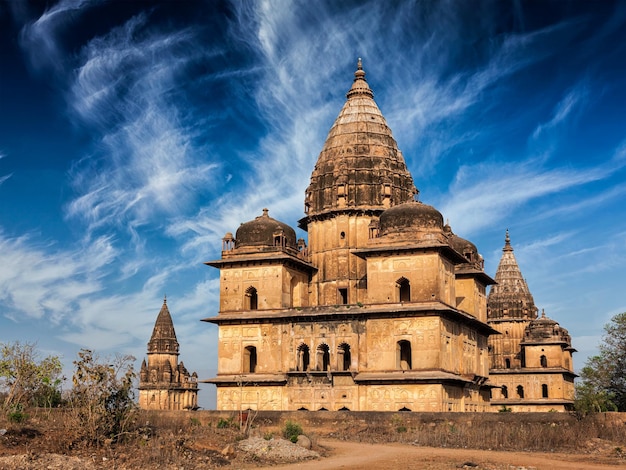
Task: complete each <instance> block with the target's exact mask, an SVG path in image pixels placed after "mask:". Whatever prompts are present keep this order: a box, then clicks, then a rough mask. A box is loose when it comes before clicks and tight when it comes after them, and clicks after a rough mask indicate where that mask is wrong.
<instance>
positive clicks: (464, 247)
mask: <svg viewBox="0 0 626 470" xmlns="http://www.w3.org/2000/svg"><path fill="white" fill-rule="evenodd" d="M448 240H449V243H450V246H451V247H452V248H453V249H454V250H455V251H456V252H458V253H460V254H462V255H463V256H465V257H466V258H467V259H469V260H470V261H477V260H478V259H479V254H478V248H476V245H474V244H473V243H472V242H471V241H469V240H466V239H465V238H461V237H459V236H458V235H455V234H454V233H452V232H450V237H449V239H448Z"/></svg>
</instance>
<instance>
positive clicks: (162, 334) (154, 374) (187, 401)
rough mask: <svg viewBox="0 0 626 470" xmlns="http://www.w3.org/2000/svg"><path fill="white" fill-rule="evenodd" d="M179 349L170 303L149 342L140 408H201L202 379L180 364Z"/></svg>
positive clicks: (164, 307) (140, 390)
mask: <svg viewBox="0 0 626 470" xmlns="http://www.w3.org/2000/svg"><path fill="white" fill-rule="evenodd" d="M178 350H179V345H178V341H177V339H176V332H175V331H174V323H173V322H172V316H171V315H170V311H169V309H168V308H167V301H166V300H163V306H162V307H161V311H160V312H159V315H158V317H157V320H156V323H155V324H154V329H153V330H152V337H151V338H150V341H149V342H148V362H147V363H146V360H145V359H144V360H143V362H142V363H141V371H140V374H139V406H140V407H141V408H143V409H145V410H194V409H197V408H198V375H197V374H196V373H195V372H194V373H193V374H189V372H188V371H187V369H186V368H185V365H184V364H183V362H182V361H181V362H180V363H179V362H178V355H179V352H178Z"/></svg>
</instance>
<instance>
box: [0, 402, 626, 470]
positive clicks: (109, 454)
mask: <svg viewBox="0 0 626 470" xmlns="http://www.w3.org/2000/svg"><path fill="white" fill-rule="evenodd" d="M27 414H28V417H27V418H26V420H25V421H23V422H21V423H15V422H9V421H7V420H4V421H0V429H1V430H6V432H5V433H4V434H3V435H1V436H0V469H4V468H7V469H8V468H30V469H40V468H41V469H47V468H65V469H68V468H70V469H71V468H108V469H110V468H117V469H122V468H128V469H130V468H153V467H157V466H158V467H159V468H164V469H170V468H171V469H181V468H219V467H225V468H228V467H236V468H242V467H246V466H248V467H254V466H265V465H272V464H276V463H278V462H285V461H294V460H297V459H299V458H301V457H300V456H296V455H287V454H285V451H283V453H282V454H280V455H273V454H270V453H267V452H266V453H259V452H257V453H250V452H244V451H242V450H240V449H239V448H238V446H237V444H238V443H239V442H240V441H242V440H243V439H245V438H246V437H248V436H247V435H246V434H244V432H245V431H246V429H245V428H244V429H243V430H242V429H240V427H239V426H238V425H237V423H238V419H237V415H236V414H235V415H232V416H228V415H224V414H223V413H222V414H219V413H217V412H197V413H193V412H179V413H172V412H168V413H159V412H140V413H139V414H138V415H137V418H136V420H137V421H136V423H135V424H136V426H135V428H134V430H133V431H132V432H129V433H128V434H125V435H123V436H119V438H118V439H117V440H116V441H105V442H102V443H97V444H94V443H93V442H91V443H90V442H89V441H86V440H84V439H83V437H82V436H83V434H82V433H81V432H80V430H78V429H76V426H75V420H74V419H73V418H72V416H71V414H70V413H68V412H64V411H63V410H52V411H50V410H47V411H46V410H37V409H35V410H29V411H28V413H27ZM502 415H503V414H490V415H489V416H484V415H475V414H472V415H463V416H459V415H457V416H451V415H446V416H445V417H440V418H436V419H429V418H428V417H426V418H424V417H421V418H420V417H419V414H413V413H406V414H405V413H393V414H391V413H390V414H383V413H377V414H376V415H375V416H374V417H373V418H372V419H371V420H370V419H365V418H364V417H363V415H362V414H358V415H356V414H352V413H322V414H320V413H317V414H315V413H302V414H300V415H298V414H293V413H291V414H289V415H288V416H287V415H280V414H277V413H272V414H263V413H259V414H258V415H255V416H250V417H248V424H249V429H247V434H248V435H249V436H255V437H256V438H257V440H258V438H261V439H264V440H266V442H267V444H268V445H267V446H266V447H265V449H264V450H267V449H271V448H278V447H279V445H278V442H277V441H271V439H277V438H279V437H281V436H282V433H283V431H284V429H285V422H286V421H287V420H288V419H290V420H292V422H293V421H294V418H293V417H294V416H300V417H301V418H302V419H300V420H298V423H299V424H300V425H301V426H302V428H303V432H304V433H305V434H307V435H308V436H309V437H311V440H312V442H313V448H314V450H318V451H320V452H321V453H322V454H324V452H323V449H320V448H319V446H316V442H317V440H318V438H320V437H323V438H328V437H330V438H334V439H340V440H352V441H360V442H371V443H386V442H400V443H410V444H413V445H419V446H430V447H448V448H450V447H458V448H474V449H492V450H506V451H537V452H569V453H581V454H585V453H586V454H590V453H601V454H602V456H603V457H605V458H609V457H610V458H611V459H612V461H614V462H615V463H616V464H617V463H622V464H623V463H626V432H625V431H626V429H625V428H626V425H625V424H624V420H625V419H626V418H624V417H623V416H621V415H614V416H618V417H620V419H606V418H604V419H599V417H598V416H590V417H587V418H585V419H583V420H577V419H575V418H574V417H565V416H554V418H555V419H554V420H550V419H549V418H550V417H546V419H544V420H536V419H530V418H528V417H526V416H523V415H518V416H516V415H515V414H509V413H507V414H506V415H507V416H502ZM602 416H604V415H600V417H602ZM525 418H526V419H525ZM557 418H558V419H557ZM3 419H4V418H3ZM1 432H2V431H0V433H1ZM285 444H286V443H285ZM281 445H282V444H281ZM289 445H290V446H291V444H289ZM48 454H58V455H63V456H64V457H58V456H57V459H56V460H54V459H53V460H50V459H51V458H52V457H49V456H48ZM16 455H22V457H20V458H19V459H21V460H16V459H18V458H17V457H12V460H7V459H6V457H7V456H16ZM55 462H56V463H55Z"/></svg>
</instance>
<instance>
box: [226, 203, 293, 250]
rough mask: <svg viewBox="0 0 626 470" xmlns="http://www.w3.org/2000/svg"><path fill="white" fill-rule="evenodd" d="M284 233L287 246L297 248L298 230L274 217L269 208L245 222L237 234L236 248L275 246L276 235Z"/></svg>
mask: <svg viewBox="0 0 626 470" xmlns="http://www.w3.org/2000/svg"><path fill="white" fill-rule="evenodd" d="M280 233H282V235H283V237H284V239H285V246H287V247H290V248H294V249H295V248H296V232H295V230H294V229H292V228H291V227H290V226H289V225H287V224H285V223H283V222H281V221H279V220H276V219H272V218H271V217H270V216H269V215H268V210H267V209H263V215H260V216H258V217H257V218H255V219H254V220H251V221H250V222H246V223H243V224H241V225H240V226H239V228H238V229H237V234H236V235H235V248H241V247H263V246H275V238H274V237H275V236H276V235H278V234H280Z"/></svg>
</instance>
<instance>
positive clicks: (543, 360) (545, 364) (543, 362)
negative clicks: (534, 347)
mask: <svg viewBox="0 0 626 470" xmlns="http://www.w3.org/2000/svg"><path fill="white" fill-rule="evenodd" d="M539 361H540V362H541V367H548V358H547V357H546V356H544V355H542V356H541V357H540V358H539Z"/></svg>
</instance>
